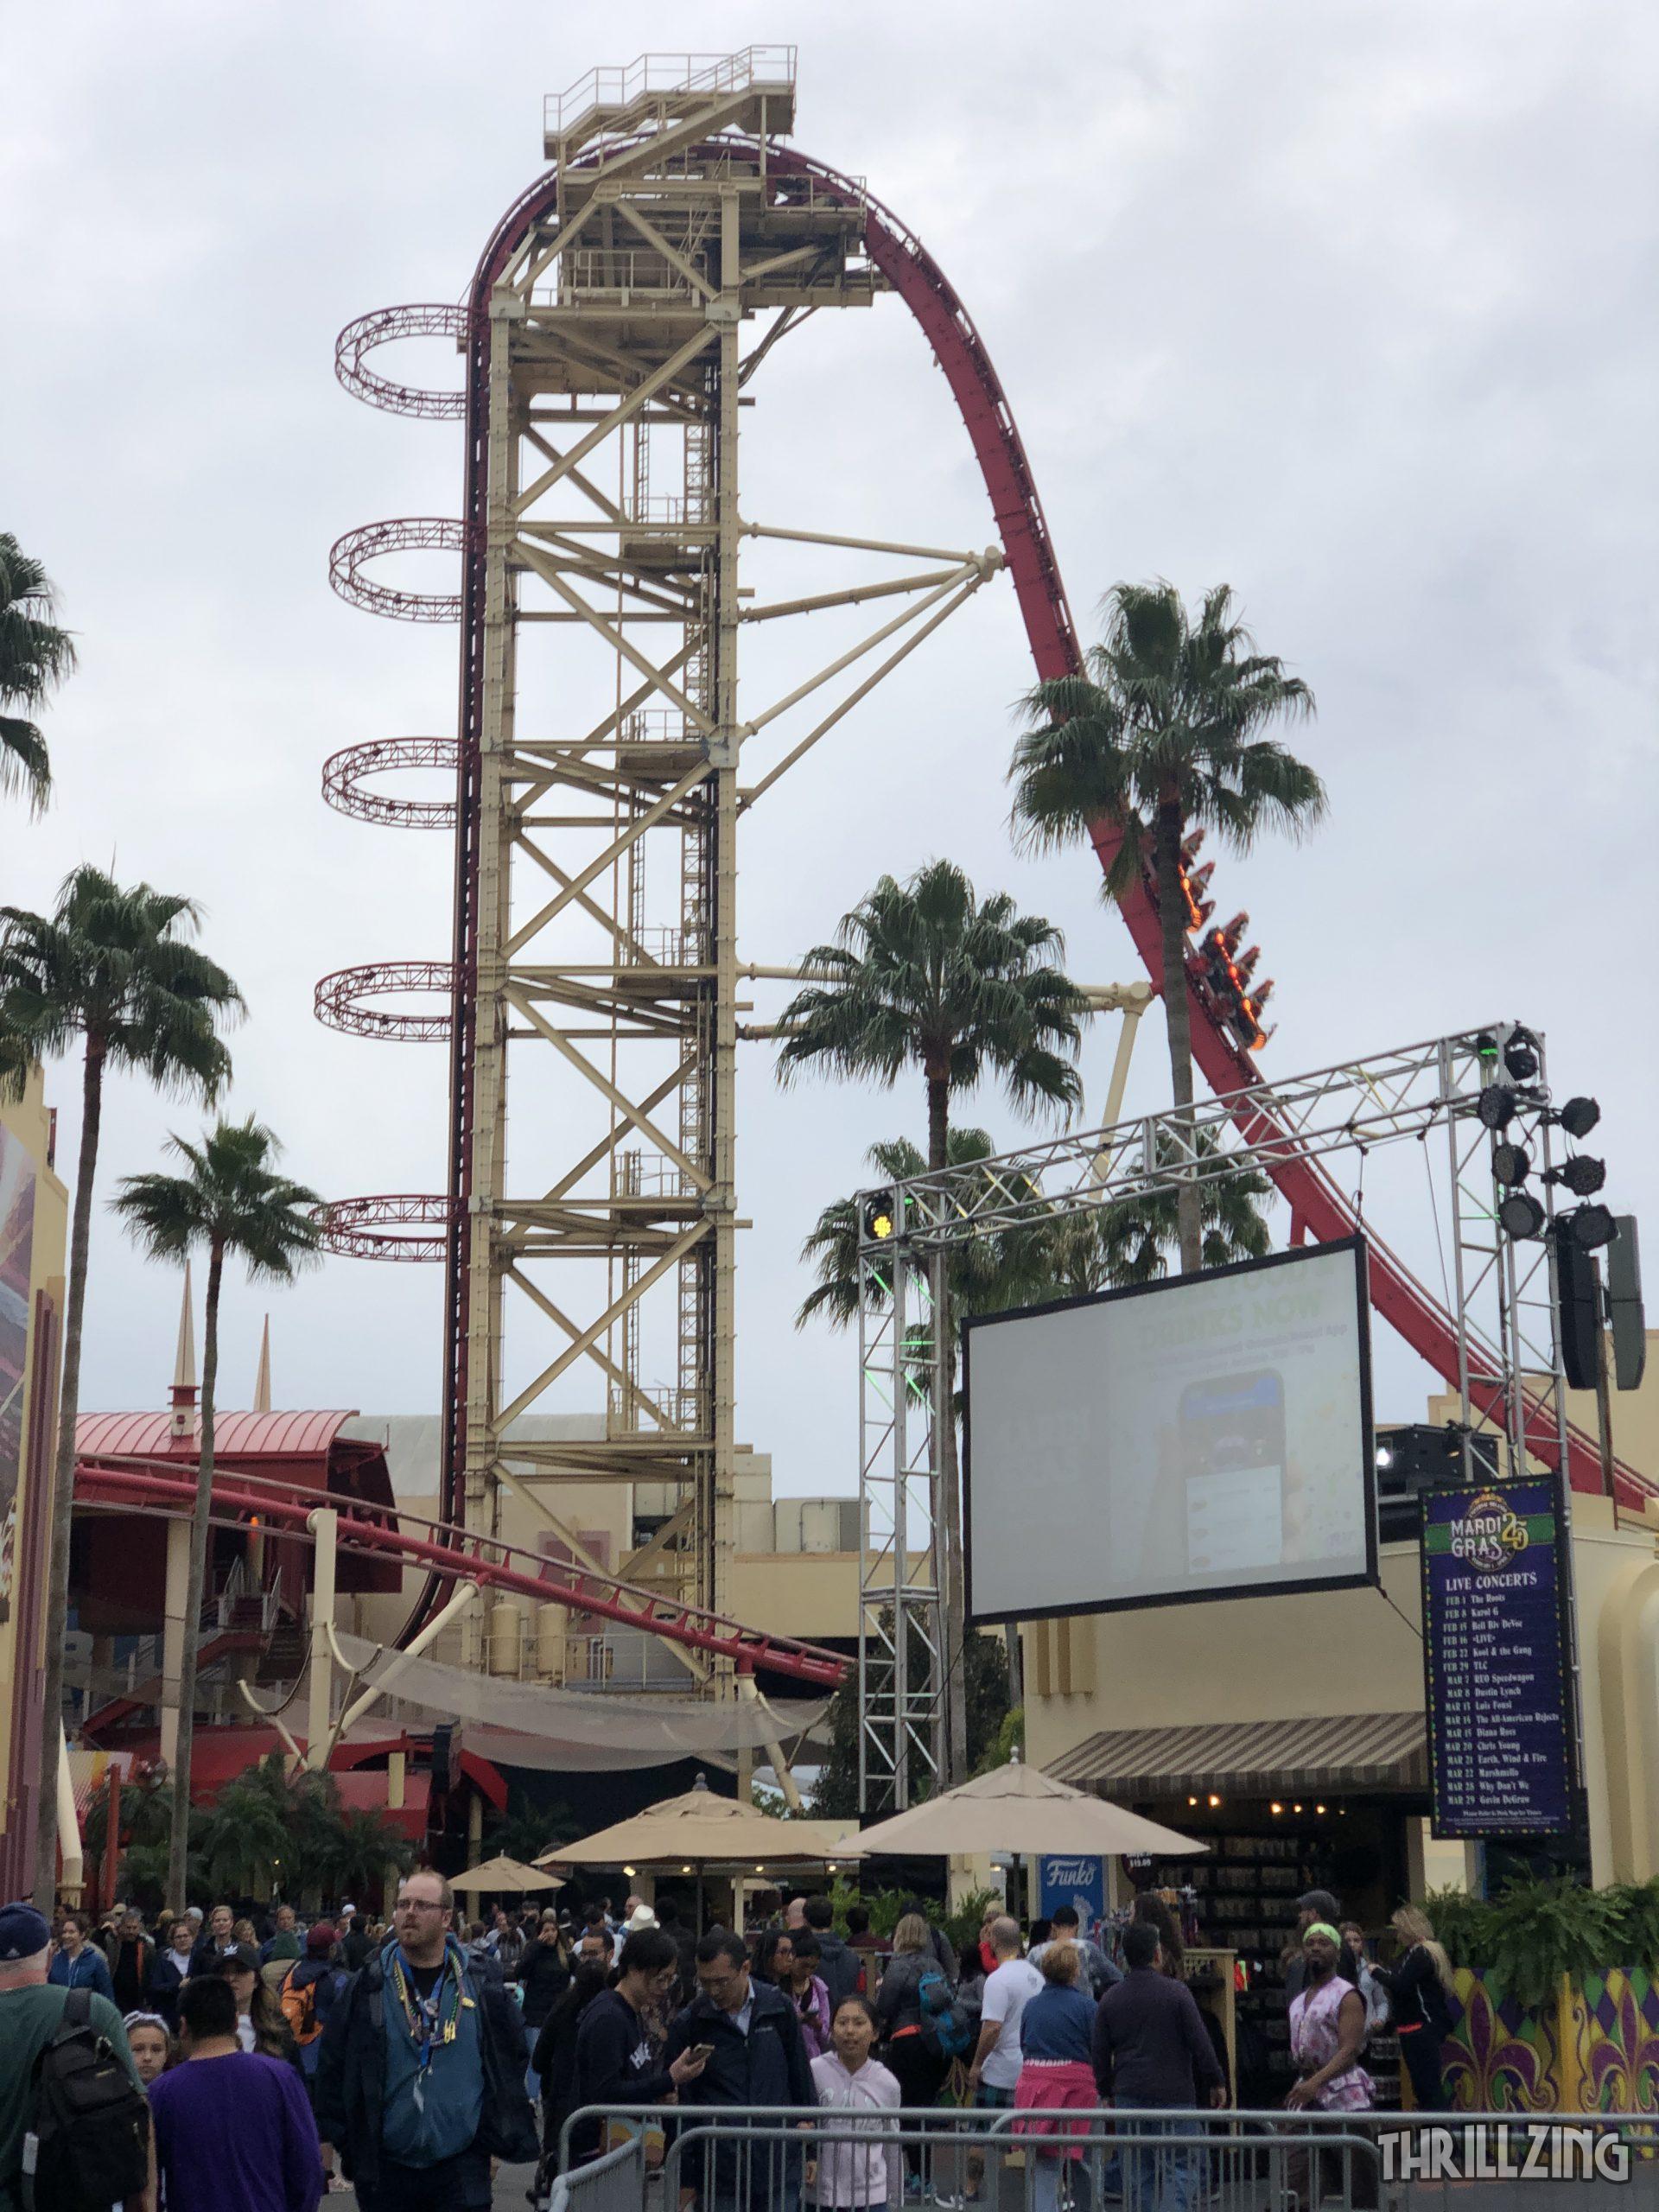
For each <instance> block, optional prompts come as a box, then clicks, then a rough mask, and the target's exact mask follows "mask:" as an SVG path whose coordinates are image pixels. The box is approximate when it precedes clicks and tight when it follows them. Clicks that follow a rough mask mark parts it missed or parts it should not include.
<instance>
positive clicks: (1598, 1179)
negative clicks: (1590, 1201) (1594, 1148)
mask: <svg viewBox="0 0 1659 2212" xmlns="http://www.w3.org/2000/svg"><path fill="white" fill-rule="evenodd" d="M1544 1180H1545V1182H1547V1183H1561V1184H1564V1185H1566V1186H1567V1189H1568V1190H1569V1191H1571V1192H1572V1193H1573V1197H1574V1198H1592V1197H1593V1196H1594V1195H1595V1193H1596V1192H1598V1191H1599V1189H1600V1188H1601V1186H1602V1185H1603V1184H1604V1183H1605V1181H1606V1180H1607V1163H1606V1161H1605V1160H1592V1159H1591V1157H1590V1155H1589V1154H1588V1153H1587V1152H1581V1153H1580V1154H1579V1155H1578V1157H1577V1159H1576V1160H1564V1161H1563V1162H1562V1164H1561V1165H1560V1166H1559V1167H1552V1168H1551V1169H1550V1171H1549V1173H1548V1175H1546V1176H1545V1178H1544Z"/></svg>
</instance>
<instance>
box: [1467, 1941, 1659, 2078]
mask: <svg viewBox="0 0 1659 2212" xmlns="http://www.w3.org/2000/svg"><path fill="white" fill-rule="evenodd" d="M1457 1993H1458V2006H1457V2008H1456V2009H1457V2013H1458V2017H1457V2019H1456V2023H1455V2024H1454V2026H1453V2028H1452V2036H1451V2039H1450V2041H1449V2042H1448V2043H1447V2044H1446V2048H1445V2058H1446V2086H1447V2088H1449V2089H1450V2090H1451V2092H1452V2101H1453V2102H1454V2103H1455V2104H1456V2105H1457V2106H1458V2107H1459V2109H1460V2110H1462V2111H1465V2112H1629V2113H1652V2112H1655V2111H1659V1986H1656V1985H1655V1981H1654V1979H1653V1976H1652V1975H1651V1974H1649V1973H1648V1972H1647V1970H1646V1969H1645V1968H1643V1967H1608V1968H1606V1969H1605V1971H1604V1972H1603V1973H1601V1974H1586V1976H1585V1977H1584V1984H1583V1987H1582V1988H1581V1989H1577V1988H1574V1987H1573V1986H1572V1984H1570V1983H1569V1982H1567V1981H1563V1982H1562V1984H1561V1986H1560V1993H1559V1994H1558V1995H1557V1997H1556V1999H1555V2000H1554V2003H1553V2004H1551V2005H1545V2006H1543V2007H1542V2008H1541V2010H1539V2011H1536V2012H1534V2011H1531V2010H1529V2009H1528V2008H1526V2007H1524V2006H1522V2005H1517V2004H1516V2001H1515V1999H1513V1998H1512V1997H1510V1995H1509V1994H1508V1993H1506V1991H1505V1990H1504V1987H1503V1983H1502V1981H1501V1980H1499V1979H1498V1978H1497V1975H1496V1974H1489V1973H1486V1972H1481V1973H1476V1974H1471V1973H1470V1972H1469V1971H1468V1970H1467V1969H1466V1968H1463V1967H1460V1968H1459V1971H1458V1976H1457Z"/></svg>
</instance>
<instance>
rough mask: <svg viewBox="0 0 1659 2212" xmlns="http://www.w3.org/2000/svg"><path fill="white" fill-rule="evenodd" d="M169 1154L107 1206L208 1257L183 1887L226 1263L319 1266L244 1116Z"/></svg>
mask: <svg viewBox="0 0 1659 2212" xmlns="http://www.w3.org/2000/svg"><path fill="white" fill-rule="evenodd" d="M168 1149H169V1151H172V1152H175V1153H177V1154H178V1155H179V1157H180V1158H181V1160H185V1161H186V1162H188V1166H189V1171H190V1172H189V1173H188V1174H186V1175H162V1174H158V1173H151V1174H148V1175H128V1176H126V1177H125V1178H124V1179H123V1181H122V1185H121V1195H120V1196H119V1197H118V1198H117V1199H116V1200H115V1201H114V1205H115V1211H117V1212H118V1214H119V1215H120V1216H121V1217H122V1218H123V1219H124V1221H125V1223H126V1224H127V1226H128V1228H129V1229H130V1230H131V1231H132V1233H133V1235H134V1236H136V1237H137V1240H138V1242H139V1243H140V1244H142V1245H143V1249H144V1251H145V1253H146V1254H147V1255H148V1256H149V1258H150V1259H152V1260H175V1261H178V1262H181V1263H182V1262H184V1261H185V1260H186V1259H188V1256H189V1255H190V1253H191V1252H192V1251H193V1250H194V1249H195V1248H196V1246H198V1245H201V1244H205V1245H206V1246H207V1306H206V1313H205V1319H204V1321H203V1325H202V1347H201V1452H200V1459H199V1461H198V1465H197V1470H196V1502H195V1510H194V1515H193V1516H192V1519H191V1523H190V1579H189V1587H188V1594H187V1597H186V1599H185V1609H184V1647H183V1649H182V1651H181V1655H180V1662H179V1748H178V1757H177V1760H176V1762H175V1766H174V1770H173V1792H174V1804H175V1811H174V1815H173V1833H174V1834H175V1836H176V1837H177V1838H178V1839H179V1842H180V1851H181V1859H180V1865H179V1870H178V1871H179V1875H180V1878H181V1879H182V1878H183V1874H184V1866H183V1859H182V1849H183V1839H184V1836H185V1834H186V1832H187V1827H188V1806H189V1802H190V1754H191V1749H192V1739H193V1738H194V1732H195V1694H196V1649H197V1645H198V1643H199V1641H200V1634H201V1608H202V1604H203V1601H204V1599H205V1598H206V1595H207V1592H206V1587H205V1586H206V1582H207V1517H208V1513H209V1511H210V1510H211V1507H212V1504H213V1397H214V1390H215V1387H216V1385H217V1383H218V1380H219V1291H220V1287H221V1286H222V1285H223V1282H224V1280H225V1262H226V1259H227V1258H231V1257H232V1256H234V1257H238V1258H240V1259H241V1260H243V1261H244V1262H245V1263H246V1266H247V1270H248V1274H249V1276H250V1278H251V1280H253V1281H267V1282H291V1281H293V1279H294V1274H295V1271H296V1268H299V1267H301V1266H302V1265H303V1264H304V1263H305V1262H308V1261H309V1260H313V1259H315V1258H316V1257H317V1256H318V1254H319V1246H320V1242H321V1230H319V1228H318V1226H317V1223H316V1220H315V1216H314V1213H313V1211H312V1210H313V1209H314V1208H315V1207H316V1206H318V1205H321V1203H322V1202H321V1199H320V1198H318V1196H317V1193H316V1192H315V1191H310V1190H308V1189H307V1188H306V1186H305V1185H304V1184H303V1183H293V1182H290V1181H289V1179H288V1177H287V1176H285V1175H279V1174H278V1173H277V1172H276V1170H275V1169H274V1168H273V1166H271V1164H270V1163H271V1162H272V1161H273V1160H275V1159H276V1157H277V1154H278V1152H279V1151H280V1150H281V1147H280V1146H279V1145H278V1144H277V1140H276V1138H275V1137H274V1136H272V1135H271V1133H270V1130H269V1129H267V1128H263V1127H262V1126H261V1125H260V1123H259V1122H256V1121H255V1120H254V1118H253V1116H251V1115H250V1116H248V1118H247V1120H246V1121H245V1122H226V1121H220V1122H219V1124H218V1126H217V1127H216V1128H212V1129H210V1130H209V1131H208V1132H207V1135H206V1136H205V1137H204V1138H203V1140H202V1141H201V1143H200V1144H199V1145H194V1144H191V1143H189V1142H188V1141H187V1140H186V1139H185V1138H183V1137H179V1136H175V1137H174V1138H173V1139H172V1140H171V1141H170V1142H169V1145H168Z"/></svg>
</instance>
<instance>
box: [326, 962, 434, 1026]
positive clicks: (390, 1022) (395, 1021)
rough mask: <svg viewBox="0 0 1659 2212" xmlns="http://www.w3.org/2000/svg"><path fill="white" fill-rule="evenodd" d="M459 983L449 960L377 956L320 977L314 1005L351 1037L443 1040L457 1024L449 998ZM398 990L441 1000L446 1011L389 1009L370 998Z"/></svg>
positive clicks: (383, 995)
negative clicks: (378, 958) (377, 1004)
mask: <svg viewBox="0 0 1659 2212" xmlns="http://www.w3.org/2000/svg"><path fill="white" fill-rule="evenodd" d="M454 987H455V969H454V962H453V961H449V960H375V961H369V962H365V963H364V964H363V965H362V966H361V967H358V968H341V969H337V970H336V972H335V973H334V975H332V976H323V978H322V980H321V982H319V983H318V985H317V988H316V995H315V1000H314V1002H313V1005H314V1011H315V1014H316V1017H317V1020H319V1021H320V1022H321V1024H322V1026H323V1027H324V1028H325V1029H338V1030H340V1032H341V1033H342V1034H343V1035H345V1036H347V1037H378V1038H379V1039H382V1040H383V1041H384V1042H386V1043H389V1044H400V1045H445V1044H448V1041H449V1038H450V1035H451V1033H452V1031H453V1028H454V1022H453V1020H452V1017H451V1014H450V1010H449V1001H450V999H451V997H452V995H453V994H454ZM397 993H410V994H414V995H418V996H421V997H426V996H435V997H439V998H442V1001H443V1010H442V1013H427V1014H389V1013H387V1012H386V1011H385V1008H384V1007H378V1006H372V1005H370V1004H369V1003H368V1001H370V1000H372V999H378V998H385V997H388V996H391V995H395V994H397Z"/></svg>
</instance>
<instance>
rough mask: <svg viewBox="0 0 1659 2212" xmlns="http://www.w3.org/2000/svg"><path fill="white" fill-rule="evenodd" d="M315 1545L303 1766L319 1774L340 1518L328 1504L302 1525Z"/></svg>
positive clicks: (330, 1676) (330, 1681) (324, 1749)
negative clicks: (305, 1527) (308, 1684)
mask: <svg viewBox="0 0 1659 2212" xmlns="http://www.w3.org/2000/svg"><path fill="white" fill-rule="evenodd" d="M306 1526H307V1528H308V1529H310V1531H311V1535H312V1539H313V1541H314V1545H315V1554H314V1556H315V1567H314V1569H313V1573H312V1580H311V1681H310V1692H309V1696H308V1700H307V1703H306V1720H305V1738H306V1742H305V1763H306V1764H307V1765H308V1767H310V1768H311V1769H312V1770H313V1771H314V1772H315V1771H320V1770H321V1768H322V1767H323V1766H324V1765H325V1764H326V1763H327V1758H328V1729H329V1719H330V1710H329V1709H330V1707H331V1705H332V1703H333V1694H334V1653H333V1651H332V1649H330V1647H329V1643H328V1630H330V1629H331V1628H332V1627H333V1626H334V1567H335V1559H336V1556H337V1550H338V1544H339V1538H340V1516H339V1514H338V1513H336V1512H335V1511H334V1508H333V1506H331V1505H323V1506H319V1507H318V1509H317V1510H316V1511H315V1513H313V1514H312V1515H311V1516H309V1518H308V1521H307V1522H306Z"/></svg>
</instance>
